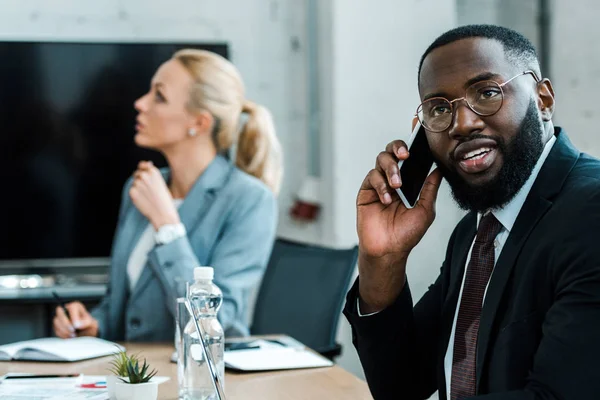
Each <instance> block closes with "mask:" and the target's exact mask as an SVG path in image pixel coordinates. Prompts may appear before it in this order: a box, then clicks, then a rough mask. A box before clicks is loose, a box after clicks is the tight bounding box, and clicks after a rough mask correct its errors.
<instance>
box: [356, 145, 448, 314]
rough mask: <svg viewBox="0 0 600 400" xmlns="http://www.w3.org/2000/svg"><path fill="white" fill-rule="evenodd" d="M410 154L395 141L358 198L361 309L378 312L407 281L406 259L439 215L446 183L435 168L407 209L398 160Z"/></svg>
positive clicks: (388, 147) (362, 188)
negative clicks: (400, 192)
mask: <svg viewBox="0 0 600 400" xmlns="http://www.w3.org/2000/svg"><path fill="white" fill-rule="evenodd" d="M408 157H409V154H408V151H407V147H406V144H405V143H404V142H403V141H401V140H396V141H393V142H391V143H390V144H388V145H387V147H386V149H385V151H383V152H381V153H380V154H379V156H378V157H377V162H376V165H375V168H374V169H372V170H371V171H370V172H369V173H368V175H367V176H366V178H365V180H364V181H363V183H362V186H361V188H360V191H359V193H358V197H357V199H356V208H357V231H358V239H359V251H360V253H359V262H358V267H359V274H360V281H359V293H360V299H361V312H363V313H370V312H375V311H380V310H382V309H384V308H385V307H387V306H389V305H391V304H392V303H393V302H394V300H395V299H396V298H397V297H398V295H399V294H400V292H401V291H402V288H403V287H404V283H405V281H406V260H407V258H408V255H409V254H410V252H411V251H412V249H413V248H414V247H415V246H416V245H417V244H418V243H419V241H420V240H421V239H422V238H423V236H424V235H425V232H427V230H428V229H429V227H430V226H431V224H432V223H433V220H434V219H435V201H436V198H437V193H438V189H439V187H440V183H441V181H442V176H441V173H440V172H439V171H438V170H437V169H436V170H435V171H433V172H432V173H431V174H430V175H429V177H427V180H426V181H425V185H424V187H423V190H422V191H421V196H420V198H419V201H418V202H417V204H416V205H415V207H414V208H412V209H407V208H406V207H405V206H404V204H403V203H402V201H401V200H400V197H398V194H397V193H396V190H395V189H397V188H399V187H401V186H402V182H401V180H400V171H399V168H398V160H405V159H407V158H408Z"/></svg>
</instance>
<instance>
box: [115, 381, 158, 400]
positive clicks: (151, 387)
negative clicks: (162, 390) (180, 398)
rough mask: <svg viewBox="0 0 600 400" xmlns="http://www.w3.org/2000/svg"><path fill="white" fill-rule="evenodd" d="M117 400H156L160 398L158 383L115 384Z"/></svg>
mask: <svg viewBox="0 0 600 400" xmlns="http://www.w3.org/2000/svg"><path fill="white" fill-rule="evenodd" d="M115 395H116V397H117V400H156V399H157V398H158V383H156V382H147V383H125V382H121V381H119V382H116V383H115Z"/></svg>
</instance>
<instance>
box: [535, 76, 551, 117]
mask: <svg viewBox="0 0 600 400" xmlns="http://www.w3.org/2000/svg"><path fill="white" fill-rule="evenodd" d="M537 88H538V93H537V94H538V98H537V103H538V108H539V109H540V113H541V115H542V121H544V122H547V121H550V120H551V119H552V115H554V105H555V102H554V88H553V87H552V82H550V80H549V79H547V78H545V79H544V80H542V81H541V82H540V83H538V84H537Z"/></svg>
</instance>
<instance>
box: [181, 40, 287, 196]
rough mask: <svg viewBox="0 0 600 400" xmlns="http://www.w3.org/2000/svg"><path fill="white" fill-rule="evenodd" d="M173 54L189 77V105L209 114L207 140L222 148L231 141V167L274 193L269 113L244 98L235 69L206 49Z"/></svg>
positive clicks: (277, 163)
mask: <svg viewBox="0 0 600 400" xmlns="http://www.w3.org/2000/svg"><path fill="white" fill-rule="evenodd" d="M173 58H174V59H175V60H178V61H179V62H181V64H182V65H183V66H184V67H185V69H186V70H187V71H188V72H189V73H190V75H191V76H192V77H193V79H194V84H193V85H192V88H191V93H190V101H189V105H188V106H189V108H190V110H191V111H202V110H206V111H208V112H209V113H211V114H212V115H213V117H214V118H215V125H214V128H213V129H214V132H213V140H214V143H215V146H216V147H217V151H218V152H219V153H224V152H226V151H228V150H229V149H231V148H232V146H234V145H236V157H235V164H236V166H237V167H238V168H240V169H241V170H242V171H244V172H246V173H248V174H250V175H253V176H255V177H257V178H258V179H260V180H261V181H263V182H264V183H265V184H266V185H267V186H269V188H271V190H272V191H273V192H274V193H275V194H278V193H279V188H280V185H281V178H282V176H283V166H282V151H281V145H280V143H279V140H278V139H277V136H276V134H275V125H274V124H273V117H272V116H271V113H270V112H269V110H267V109H266V108H265V107H263V106H260V105H258V104H255V103H253V102H251V101H248V100H246V98H245V94H244V92H245V89H244V83H243V81H242V77H241V75H240V73H239V71H238V70H237V68H236V67H235V66H234V65H233V64H232V63H230V62H229V61H227V60H226V59H225V58H223V57H221V56H220V55H218V54H215V53H212V52H210V51H206V50H196V49H184V50H180V51H178V52H176V53H175V54H174V55H173ZM242 113H244V114H247V115H248V119H247V121H246V123H245V124H244V126H243V127H242V129H241V131H240V129H239V125H240V116H241V114H242Z"/></svg>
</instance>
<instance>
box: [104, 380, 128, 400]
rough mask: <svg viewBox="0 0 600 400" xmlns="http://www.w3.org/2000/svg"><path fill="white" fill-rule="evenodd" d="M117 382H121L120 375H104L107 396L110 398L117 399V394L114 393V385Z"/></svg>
mask: <svg viewBox="0 0 600 400" xmlns="http://www.w3.org/2000/svg"><path fill="white" fill-rule="evenodd" d="M124 379H128V378H124ZM117 382H122V381H121V377H119V376H116V375H107V376H106V390H107V391H108V397H109V399H110V400H117V396H116V395H115V386H116V384H117Z"/></svg>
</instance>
